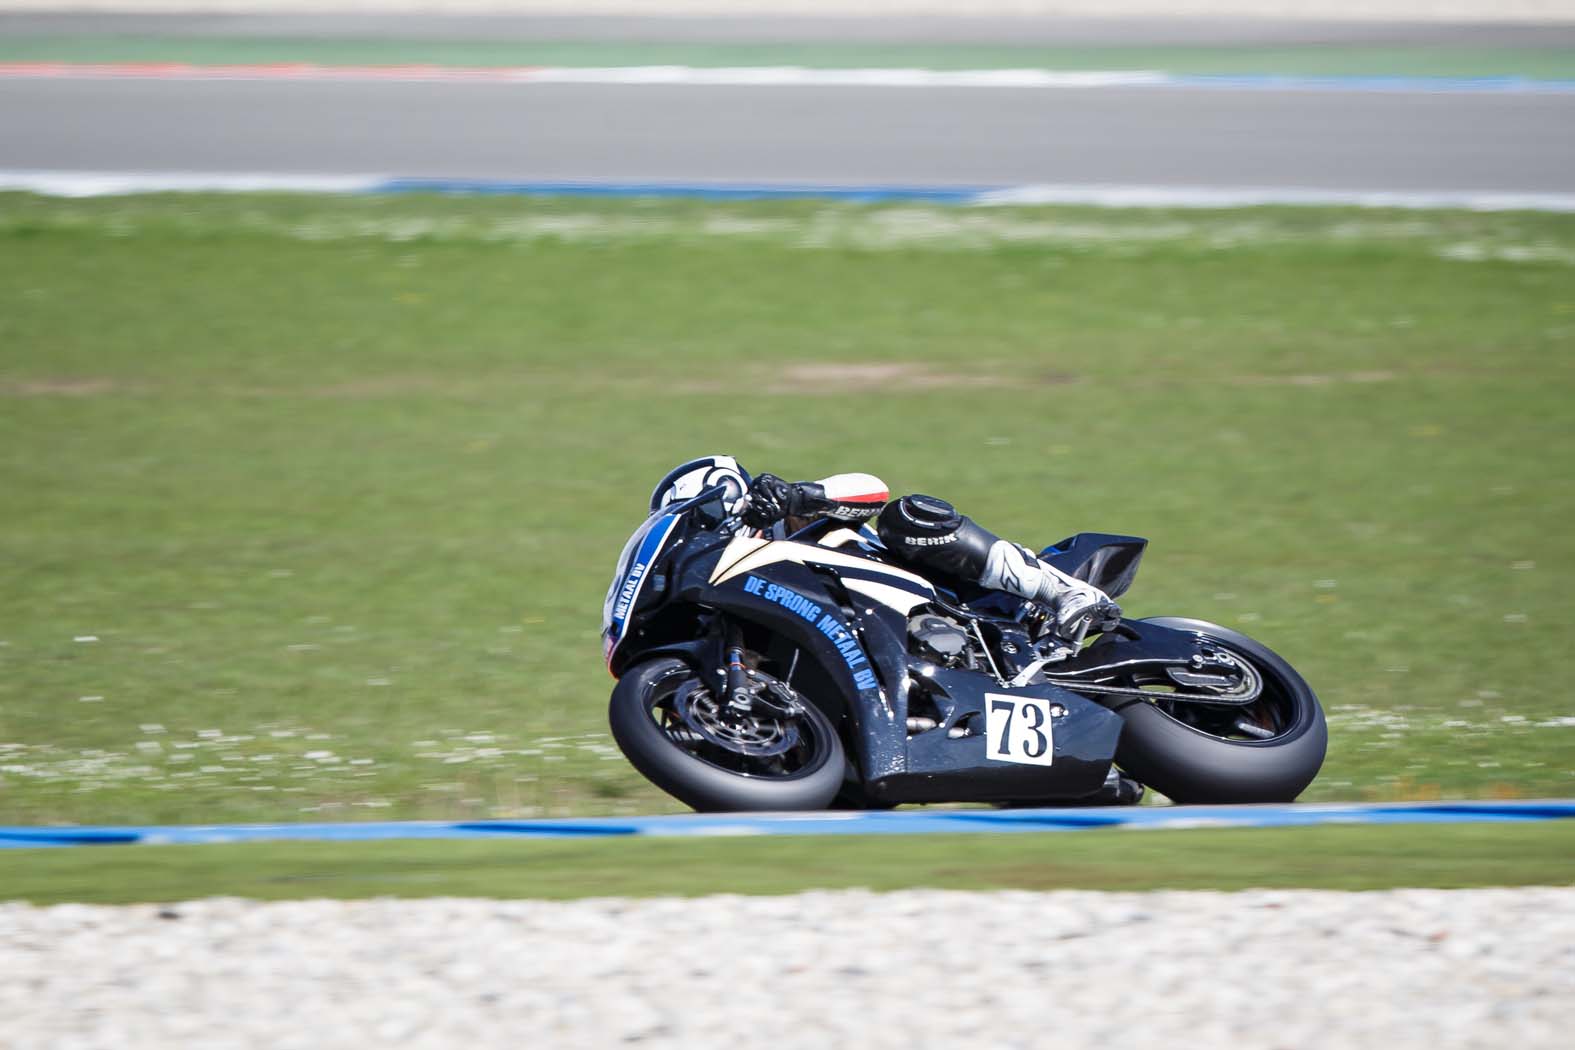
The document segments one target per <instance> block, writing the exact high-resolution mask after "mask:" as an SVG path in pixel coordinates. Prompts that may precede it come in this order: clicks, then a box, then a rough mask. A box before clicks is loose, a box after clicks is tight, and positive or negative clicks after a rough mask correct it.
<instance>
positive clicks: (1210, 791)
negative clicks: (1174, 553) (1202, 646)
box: [1110, 616, 1329, 803]
mask: <svg viewBox="0 0 1575 1050" xmlns="http://www.w3.org/2000/svg"><path fill="white" fill-rule="evenodd" d="M1143 622H1145V623H1152V624H1158V625H1159V626H1161V627H1171V628H1174V629H1176V630H1182V631H1196V632H1198V633H1199V634H1202V635H1205V636H1207V637H1208V638H1210V639H1212V640H1214V641H1216V642H1218V643H1220V644H1221V645H1223V646H1224V647H1225V648H1227V649H1229V650H1231V651H1233V652H1235V653H1237V654H1238V655H1240V656H1244V657H1247V658H1248V659H1250V660H1251V661H1252V663H1253V664H1254V665H1255V666H1256V667H1257V668H1258V670H1259V671H1260V672H1261V673H1262V674H1263V676H1264V687H1265V689H1269V688H1273V689H1275V690H1276V691H1277V692H1278V694H1279V696H1280V698H1281V703H1283V704H1284V705H1285V707H1286V710H1287V711H1288V712H1289V719H1288V723H1287V725H1286V726H1285V728H1284V729H1283V731H1282V732H1281V733H1280V734H1279V735H1278V736H1276V737H1274V738H1273V739H1269V740H1227V739H1222V738H1220V737H1217V736H1212V735H1210V734H1208V733H1204V732H1201V731H1199V730H1197V729H1194V728H1192V727H1191V726H1188V725H1185V724H1183V723H1182V722H1180V721H1177V720H1176V719H1175V718H1172V717H1171V716H1170V715H1168V714H1167V713H1165V712H1164V711H1162V710H1161V709H1159V708H1158V707H1155V706H1154V705H1153V704H1151V703H1149V702H1147V701H1144V700H1134V701H1127V702H1116V703H1112V704H1110V706H1111V707H1112V708H1113V709H1115V710H1116V711H1117V713H1119V714H1120V715H1121V718H1122V720H1123V721H1124V722H1125V723H1126V724H1125V726H1124V727H1123V728H1122V730H1121V742H1120V744H1119V745H1118V747H1117V751H1116V761H1117V763H1118V764H1119V765H1120V766H1121V768H1122V769H1124V770H1125V771H1126V772H1128V773H1130V774H1131V775H1132V776H1134V777H1136V778H1137V779H1138V780H1140V781H1142V782H1143V783H1144V784H1146V785H1148V786H1149V787H1151V788H1153V789H1154V790H1155V791H1158V792H1160V793H1161V794H1163V795H1165V796H1167V797H1169V798H1170V799H1171V800H1172V801H1175V802H1183V803H1244V802H1290V801H1293V800H1294V799H1295V798H1296V796H1298V795H1300V794H1301V793H1302V791H1303V790H1305V789H1306V787H1307V785H1308V784H1310V783H1312V781H1313V778H1314V777H1316V776H1317V775H1318V770H1319V769H1320V768H1321V767H1322V765H1323V759H1324V753H1325V751H1326V750H1327V749H1328V742H1329V731H1328V727H1327V726H1326V724H1325V722H1324V716H1323V709H1322V708H1321V707H1319V705H1318V698H1317V696H1316V695H1314V693H1313V691H1312V688H1311V687H1310V686H1308V684H1307V683H1306V682H1305V681H1304V680H1303V679H1302V676H1301V675H1299V674H1297V673H1296V671H1295V669H1294V668H1292V667H1291V665H1290V664H1288V663H1286V662H1285V661H1284V660H1283V659H1281V658H1280V656H1278V655H1277V654H1276V653H1275V652H1274V651H1273V650H1271V649H1269V647H1268V646H1266V645H1264V644H1262V643H1261V642H1257V641H1254V640H1253V639H1251V638H1249V637H1247V636H1246V635H1244V634H1242V633H1241V632H1239V631H1233V630H1231V629H1230V628H1228V627H1221V626H1219V625H1218V624H1213V623H1208V622H1207V621H1204V620H1191V619H1184V618H1181V617H1174V616H1158V617H1153V618H1150V619H1147V620H1145V621H1143Z"/></svg>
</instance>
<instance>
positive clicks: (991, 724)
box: [984, 693, 1055, 766]
mask: <svg viewBox="0 0 1575 1050" xmlns="http://www.w3.org/2000/svg"><path fill="white" fill-rule="evenodd" d="M984 699H985V703H986V704H987V705H988V706H987V707H986V708H985V715H984V728H985V735H986V736H987V737H988V738H989V745H988V747H989V750H988V752H987V753H988V755H989V757H990V758H992V759H994V760H995V761H997V762H1022V763H1024V764H1026V765H1030V766H1048V765H1049V764H1050V763H1051V761H1052V760H1053V759H1054V758H1055V742H1054V741H1053V740H1052V739H1051V736H1050V707H1051V705H1052V703H1053V701H1050V700H1042V699H1040V698H1039V697H1035V696H1007V695H1005V694H1003V693H986V694H985V696H984Z"/></svg>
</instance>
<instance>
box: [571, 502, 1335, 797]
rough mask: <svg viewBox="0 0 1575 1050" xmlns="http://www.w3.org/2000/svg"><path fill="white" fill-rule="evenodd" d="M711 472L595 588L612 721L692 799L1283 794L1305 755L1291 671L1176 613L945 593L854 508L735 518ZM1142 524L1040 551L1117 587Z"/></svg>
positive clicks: (1245, 640)
mask: <svg viewBox="0 0 1575 1050" xmlns="http://www.w3.org/2000/svg"><path fill="white" fill-rule="evenodd" d="M724 497H725V492H724V490H723V489H722V488H721V487H720V486H717V487H714V488H712V489H709V490H707V491H705V492H702V493H700V494H699V495H697V496H696V497H694V498H693V499H690V500H687V501H684V502H681V503H676V504H673V505H670V506H668V507H664V508H662V509H660V510H658V511H656V512H655V513H653V514H652V515H651V516H650V517H649V518H648V519H646V521H645V522H644V523H642V524H641V525H640V527H639V528H638V529H636V530H635V532H634V534H633V535H632V536H630V537H629V541H628V543H627V544H626V545H625V546H624V549H623V553H622V555H621V556H620V557H619V559H618V566H617V569H616V571H615V572H614V575H613V580H612V586H611V587H610V588H609V589H608V592H607V600H606V603H605V605H604V607H603V616H602V638H603V649H604V655H605V657H606V660H607V667H608V669H609V670H610V671H611V672H612V674H613V676H614V677H615V678H617V680H618V681H617V685H616V686H615V687H614V689H613V693H612V700H611V703H610V705H609V721H610V723H611V728H612V733H613V738H614V739H615V740H616V741H617V744H618V746H619V748H620V749H621V750H622V751H623V753H624V755H625V756H626V757H627V758H628V759H629V761H630V762H631V763H632V764H633V765H634V767H635V768H636V769H638V770H639V771H640V772H641V773H642V774H644V775H645V776H646V777H647V778H648V779H649V780H650V781H652V782H653V783H654V784H656V785H657V786H658V787H660V788H661V789H662V790H664V791H666V792H667V793H668V794H670V795H672V796H673V797H675V798H677V799H679V800H680V801H682V802H684V803H685V804H687V805H689V806H691V807H693V808H694V809H697V810H702V811H736V810H815V809H827V808H861V809H862V808H887V807H891V806H895V805H898V804H902V803H927V802H985V803H993V804H996V805H1002V806H1014V805H1068V804H1101V803H1104V804H1110V803H1132V802H1136V801H1137V800H1138V799H1139V798H1140V797H1141V795H1142V793H1143V789H1144V786H1145V785H1147V786H1148V787H1152V788H1153V789H1154V790H1156V791H1159V792H1161V793H1163V794H1164V795H1166V796H1168V797H1169V798H1171V799H1172V800H1174V801H1176V802H1213V803H1232V802H1283V801H1290V800H1292V799H1294V798H1295V797H1296V796H1297V795H1298V794H1300V793H1301V792H1302V790H1303V789H1304V788H1306V787H1307V785H1308V784H1309V783H1311V782H1312V779H1313V777H1315V776H1316V775H1317V773H1318V770H1319V767H1320V766H1321V765H1322V764H1323V758H1324V751H1325V747H1326V743H1327V730H1326V727H1325V724H1324V717H1323V712H1322V710H1321V709H1320V707H1319V704H1318V699H1317V697H1316V696H1315V695H1314V694H1313V691H1312V689H1311V688H1309V687H1308V685H1307V683H1306V682H1305V681H1303V680H1302V678H1301V676H1300V675H1299V674H1297V673H1296V671H1295V670H1294V669H1293V668H1292V667H1291V666H1290V665H1289V664H1288V663H1286V662H1285V661H1284V660H1283V659H1281V658H1280V657H1279V656H1278V655H1276V654H1275V653H1274V652H1272V651H1271V650H1270V649H1268V648H1267V647H1266V646H1264V645H1262V644H1261V643H1259V642H1257V641H1254V640H1253V639H1251V638H1249V637H1247V636H1246V635H1244V634H1241V633H1239V632H1237V631H1234V630H1231V629H1229V628H1227V627H1221V626H1219V625H1217V624H1212V623H1207V622H1204V621H1202V620H1192V619H1183V618H1178V617H1155V618H1149V619H1141V620H1123V621H1121V622H1120V623H1119V624H1118V625H1117V626H1115V627H1114V628H1110V627H1108V625H1107V627H1106V629H1105V630H1104V631H1103V632H1102V633H1099V634H1098V635H1097V636H1096V637H1094V638H1092V639H1090V638H1089V637H1088V624H1087V621H1085V622H1084V623H1083V626H1082V629H1081V630H1080V631H1078V632H1077V634H1076V637H1074V638H1071V639H1066V638H1063V637H1059V636H1058V635H1057V634H1056V633H1055V632H1052V631H1049V630H1047V627H1048V626H1049V624H1048V622H1047V619H1048V613H1047V612H1046V611H1045V610H1043V609H1042V608H1040V607H1039V606H1037V605H1036V604H1035V603H1032V602H1028V601H1024V600H1022V599H1020V598H1016V597H1013V596H1010V595H1005V594H1002V593H1000V592H994V591H985V590H983V589H976V590H972V591H970V590H968V589H966V588H965V589H964V590H963V591H960V592H959V591H952V590H948V589H946V588H943V587H940V586H937V585H936V584H934V583H932V582H931V581H929V580H927V579H926V578H924V577H923V576H920V575H917V574H915V573H913V572H911V571H909V570H907V569H905V568H903V567H901V566H900V565H898V564H896V563H895V562H894V560H893V559H891V558H890V557H889V556H888V555H887V554H886V552H885V549H884V547H883V546H882V545H881V543H880V540H879V538H878V536H877V535H876V534H875V533H874V532H873V531H872V530H870V529H869V528H868V527H867V526H866V527H864V528H862V529H860V530H857V531H855V530H853V529H851V528H849V527H847V526H846V525H845V524H842V523H839V522H836V521H834V520H825V521H820V522H816V523H814V524H812V525H810V526H808V527H807V528H805V529H803V530H801V531H799V532H797V533H794V534H793V535H792V536H790V537H788V538H786V539H772V538H770V537H764V536H760V535H757V534H755V532H754V531H753V530H750V529H748V528H747V527H745V526H744V525H743V524H742V522H740V521H739V519H738V518H737V517H736V516H735V515H733V514H730V513H729V511H728V507H727V502H726V500H725V498H724ZM1147 542H1148V541H1147V540H1143V539H1140V538H1138V537H1135V536H1120V535H1108V534H1103V533H1080V534H1078V535H1076V536H1072V537H1070V538H1068V539H1066V540H1063V541H1061V542H1060V543H1057V544H1056V545H1055V546H1053V547H1049V548H1046V549H1045V550H1044V551H1042V552H1041V553H1040V555H1039V557H1040V558H1042V559H1044V560H1045V561H1048V562H1050V563H1051V564H1053V565H1054V566H1055V567H1056V568H1058V569H1060V570H1062V571H1063V572H1066V573H1068V574H1070V575H1072V576H1075V577H1077V578H1078V579H1081V580H1086V581H1087V582H1089V583H1091V584H1093V585H1094V586H1096V587H1099V588H1100V589H1101V590H1103V591H1105V592H1106V593H1107V594H1109V595H1110V596H1112V597H1118V596H1120V595H1121V594H1123V593H1125V591H1126V590H1127V588H1128V587H1129V586H1130V585H1131V583H1132V580H1133V578H1134V576H1135V575H1136V573H1137V568H1138V563H1139V561H1140V559H1141V558H1142V555H1143V551H1144V549H1145V547H1146V546H1147Z"/></svg>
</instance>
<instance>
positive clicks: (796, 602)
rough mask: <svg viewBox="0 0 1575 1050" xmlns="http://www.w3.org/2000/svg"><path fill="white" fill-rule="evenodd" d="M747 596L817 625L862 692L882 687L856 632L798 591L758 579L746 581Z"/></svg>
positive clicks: (749, 578) (756, 577) (745, 591)
mask: <svg viewBox="0 0 1575 1050" xmlns="http://www.w3.org/2000/svg"><path fill="white" fill-rule="evenodd" d="M744 593H746V594H753V595H755V596H756V597H757V598H764V599H765V600H766V601H768V602H772V603H773V604H776V605H780V606H782V608H784V609H786V610H788V611H789V612H791V613H794V614H795V615H797V616H800V617H802V618H803V619H804V620H806V621H808V622H809V623H812V624H814V625H815V629H816V630H817V631H819V632H820V633H821V634H823V635H825V636H826V637H827V638H828V639H830V640H831V644H832V645H834V646H836V647H837V652H838V653H840V654H842V662H843V663H845V664H847V665H848V671H849V673H851V674H852V675H853V684H854V685H855V686H857V687H858V688H859V689H861V690H863V689H875V688H878V687H879V683H878V682H877V681H876V678H875V672H874V671H873V670H871V669H870V666H869V662H870V661H869V657H867V656H865V655H864V650H863V649H862V648H861V647H860V646H859V640H858V639H857V638H855V637H853V632H852V631H850V630H848V629H847V628H846V627H844V626H843V625H842V622H841V621H840V620H838V619H837V618H836V617H835V616H833V615H832V614H831V613H823V612H822V611H821V608H820V606H818V605H816V604H815V603H814V602H813V601H811V600H810V599H808V598H806V597H804V596H803V595H802V594H800V593H798V592H797V591H795V590H791V589H789V588H787V587H783V586H782V585H781V584H778V583H768V582H767V581H765V580H762V579H761V578H760V577H758V576H746V577H745V578H744Z"/></svg>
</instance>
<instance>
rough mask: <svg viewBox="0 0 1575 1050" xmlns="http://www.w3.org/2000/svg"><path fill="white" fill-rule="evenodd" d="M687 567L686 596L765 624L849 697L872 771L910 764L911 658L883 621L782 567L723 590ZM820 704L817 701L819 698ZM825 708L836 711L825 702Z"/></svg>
mask: <svg viewBox="0 0 1575 1050" xmlns="http://www.w3.org/2000/svg"><path fill="white" fill-rule="evenodd" d="M707 564H710V565H711V566H713V567H714V565H715V562H714V561H712V560H710V559H704V560H697V561H696V562H695V563H693V564H692V565H691V566H688V567H686V569H685V572H684V579H683V582H682V584H681V590H680V592H679V597H680V598H682V599H684V600H686V601H693V602H697V603H703V604H704V605H707V606H710V607H713V608H716V609H718V610H721V611H722V612H723V613H725V614H727V615H730V616H733V617H736V618H738V619H741V620H745V621H748V622H751V623H755V624H758V625H760V626H762V627H764V628H766V629H767V630H769V631H770V632H772V633H775V634H778V635H781V636H784V637H786V638H787V639H789V640H790V641H791V642H793V643H794V644H795V645H797V646H799V647H800V648H801V649H802V650H803V651H804V652H805V653H806V654H807V655H808V656H809V657H810V658H811V659H813V660H814V661H815V663H816V664H817V665H818V666H819V668H820V670H821V671H822V672H823V673H824V674H825V675H826V676H827V677H828V678H829V679H830V680H831V681H832V682H833V683H834V684H835V685H836V687H837V689H838V691H839V692H840V693H841V694H842V696H841V698H840V699H841V700H842V705H841V706H842V707H843V709H844V711H845V713H846V715H847V717H848V722H849V727H850V730H851V735H852V737H853V743H854V745H855V747H856V748H857V750H858V753H859V756H860V760H861V767H862V768H863V769H865V770H875V771H879V772H888V771H890V770H892V769H896V768H901V767H902V765H903V764H904V761H905V756H904V754H903V748H902V744H903V742H904V741H905V739H906V735H907V691H906V683H905V681H904V671H903V668H904V664H905V661H906V651H905V649H904V647H903V644H902V643H901V642H900V641H898V640H897V639H895V638H892V637H891V635H890V632H889V631H888V630H886V629H885V628H884V627H883V625H881V624H879V622H878V621H873V620H865V619H861V618H859V617H858V615H857V613H856V612H855V613H854V614H853V615H852V616H850V615H849V614H848V612H847V611H846V610H844V609H843V607H842V605H841V603H840V602H839V601H838V599H837V596H836V595H834V594H832V592H831V590H830V589H829V588H828V587H827V586H826V585H825V584H824V583H823V582H822V579H821V576H820V574H819V573H817V572H815V571H813V570H812V569H810V568H808V567H806V566H803V565H797V564H793V563H787V562H779V563H775V564H772V565H770V566H769V567H766V568H763V569H762V570H761V571H760V572H758V573H747V574H744V575H741V576H736V577H733V578H731V579H729V580H726V581H724V582H722V583H719V584H712V583H710V582H709V573H708V572H707V573H706V574H705V576H703V577H702V575H701V573H702V571H704V570H703V566H705V565H707ZM812 699H813V698H812ZM822 706H823V707H828V706H832V705H830V704H827V703H825V702H822Z"/></svg>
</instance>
